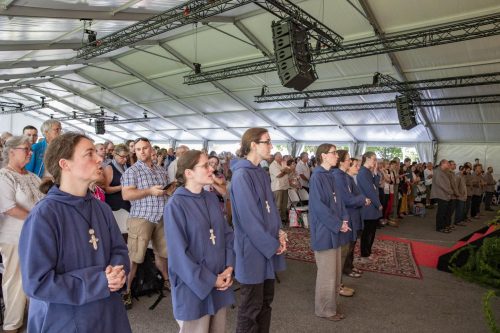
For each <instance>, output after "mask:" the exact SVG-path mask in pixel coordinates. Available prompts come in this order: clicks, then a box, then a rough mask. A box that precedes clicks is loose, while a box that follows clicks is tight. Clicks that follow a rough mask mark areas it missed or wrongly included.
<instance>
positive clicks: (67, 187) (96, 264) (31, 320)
mask: <svg viewBox="0 0 500 333" xmlns="http://www.w3.org/2000/svg"><path fill="white" fill-rule="evenodd" d="M101 162H102V158H100V157H99V156H98V155H97V154H96V151H95V147H94V144H93V142H92V141H91V140H90V139H89V138H88V137H86V136H85V135H82V134H78V133H66V134H63V135H61V136H59V137H58V138H56V139H54V141H52V142H51V144H50V145H49V147H48V148H47V151H46V152H45V158H44V164H45V167H46V168H47V170H48V172H49V173H50V174H51V175H52V176H53V182H54V184H52V183H51V182H52V181H51V180H50V181H47V182H48V183H46V185H47V186H46V188H47V187H50V185H51V184H52V185H53V186H52V187H51V188H50V190H49V192H48V194H47V196H46V197H45V199H43V200H42V201H40V202H39V203H38V205H36V206H35V207H34V208H33V210H32V211H31V213H30V214H29V216H28V218H27V219H26V222H25V224H24V226H23V229H22V231H21V238H20V242H19V256H20V260H21V274H22V280H23V288H24V291H25V293H26V295H27V296H28V297H30V306H29V312H28V332H50V333H54V332H64V333H66V332H92V333H100V332H102V333H107V332H131V329H130V324H129V321H128V317H127V313H126V311H125V308H124V306H123V303H122V300H121V296H120V290H121V289H122V288H123V286H124V284H125V278H126V275H127V273H128V270H129V257H128V250H127V246H126V245H125V242H124V240H123V237H122V236H121V233H120V230H119V228H118V225H117V223H116V221H115V219H114V217H113V213H112V211H111V209H110V208H109V206H108V205H107V204H106V203H103V202H100V201H99V200H96V199H95V198H94V197H93V196H92V195H91V194H90V192H89V191H88V188H89V185H90V184H91V183H92V182H95V181H97V180H99V179H100V178H101V177H102V174H103V170H102V167H101ZM42 186H43V184H42Z"/></svg>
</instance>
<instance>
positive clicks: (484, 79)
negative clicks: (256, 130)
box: [255, 72, 500, 103]
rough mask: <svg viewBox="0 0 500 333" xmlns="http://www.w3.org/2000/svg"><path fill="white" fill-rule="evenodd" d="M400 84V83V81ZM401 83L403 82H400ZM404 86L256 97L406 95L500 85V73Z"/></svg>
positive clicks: (258, 99)
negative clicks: (424, 91)
mask: <svg viewBox="0 0 500 333" xmlns="http://www.w3.org/2000/svg"><path fill="white" fill-rule="evenodd" d="M398 82H399V81H398ZM399 83H401V82H399ZM402 84H403V85H402V86H401V85H394V84H392V83H384V82H382V83H379V84H378V85H372V84H365V85H360V86H350V87H343V88H334V89H318V90H310V91H301V92H289V93H283V94H268V95H263V96H255V102H257V103H268V102H277V101H293V100H302V99H311V98H329V97H343V96H357V95H372V94H386V93H404V92H405V91H408V92H412V91H422V90H432V89H444V88H460V87H469V86H480V85H490V84H500V72H495V73H487V74H477V75H466V76H454V77H445V78H439V79H430V80H419V81H407V82H404V83H402Z"/></svg>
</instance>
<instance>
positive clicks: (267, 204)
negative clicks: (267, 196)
mask: <svg viewBox="0 0 500 333" xmlns="http://www.w3.org/2000/svg"><path fill="white" fill-rule="evenodd" d="M266 209H267V212H268V213H271V207H270V206H269V202H267V200H266Z"/></svg>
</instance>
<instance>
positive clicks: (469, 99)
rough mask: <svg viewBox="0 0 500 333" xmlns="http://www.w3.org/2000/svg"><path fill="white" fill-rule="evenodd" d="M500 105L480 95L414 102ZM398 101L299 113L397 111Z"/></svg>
mask: <svg viewBox="0 0 500 333" xmlns="http://www.w3.org/2000/svg"><path fill="white" fill-rule="evenodd" d="M492 103H500V95H498V94H497V95H480V96H462V97H445V98H431V99H421V100H419V101H414V105H415V106H419V107H423V108H428V107H434V106H453V105H475V104H492ZM395 108H396V101H384V102H373V103H352V104H336V105H323V106H308V107H301V108H299V113H318V112H344V111H367V110H382V109H395Z"/></svg>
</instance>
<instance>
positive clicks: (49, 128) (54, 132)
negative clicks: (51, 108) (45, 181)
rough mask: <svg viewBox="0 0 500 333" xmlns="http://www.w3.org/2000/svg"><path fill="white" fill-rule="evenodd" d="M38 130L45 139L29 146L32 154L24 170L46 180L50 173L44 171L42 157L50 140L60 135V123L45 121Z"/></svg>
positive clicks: (53, 120) (51, 120)
mask: <svg viewBox="0 0 500 333" xmlns="http://www.w3.org/2000/svg"><path fill="white" fill-rule="evenodd" d="M40 130H41V132H42V134H43V136H44V137H45V138H44V139H43V140H42V141H40V142H38V143H35V144H34V145H32V146H31V150H32V151H33V154H31V159H30V162H29V163H28V164H27V165H26V170H28V171H30V172H33V173H34V174H35V175H37V176H38V177H40V178H47V177H50V173H48V172H47V170H46V169H45V165H44V164H43V162H44V159H43V157H44V155H45V150H47V147H48V146H49V145H50V143H51V142H52V140H54V139H55V138H57V137H58V136H59V135H61V130H62V129H61V123H60V122H59V121H57V120H55V119H47V120H45V121H44V122H43V124H42V127H41V129H40Z"/></svg>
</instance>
